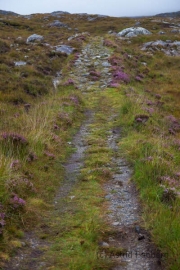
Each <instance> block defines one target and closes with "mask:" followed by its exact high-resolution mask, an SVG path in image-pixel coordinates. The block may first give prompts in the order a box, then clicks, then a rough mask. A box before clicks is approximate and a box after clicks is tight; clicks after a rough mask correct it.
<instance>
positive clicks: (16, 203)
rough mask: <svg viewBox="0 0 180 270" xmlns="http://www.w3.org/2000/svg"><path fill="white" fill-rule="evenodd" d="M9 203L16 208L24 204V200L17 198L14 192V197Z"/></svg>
mask: <svg viewBox="0 0 180 270" xmlns="http://www.w3.org/2000/svg"><path fill="white" fill-rule="evenodd" d="M10 203H11V204H12V205H13V207H14V208H18V207H20V206H24V205H25V204H26V202H25V200H23V199H22V198H19V197H18V196H17V195H16V194H14V197H13V198H12V199H11V200H10Z"/></svg>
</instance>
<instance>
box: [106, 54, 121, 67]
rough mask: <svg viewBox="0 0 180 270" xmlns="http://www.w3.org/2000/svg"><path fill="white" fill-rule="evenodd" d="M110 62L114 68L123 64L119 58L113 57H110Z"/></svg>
mask: <svg viewBox="0 0 180 270" xmlns="http://www.w3.org/2000/svg"><path fill="white" fill-rule="evenodd" d="M108 61H109V62H110V64H111V65H112V66H119V65H121V63H122V59H121V58H120V57H118V56H111V57H109V59H108Z"/></svg>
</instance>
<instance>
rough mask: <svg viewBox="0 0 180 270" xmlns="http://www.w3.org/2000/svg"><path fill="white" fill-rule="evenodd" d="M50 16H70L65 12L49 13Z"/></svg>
mask: <svg viewBox="0 0 180 270" xmlns="http://www.w3.org/2000/svg"><path fill="white" fill-rule="evenodd" d="M50 14H51V15H52V16H58V15H65V14H70V13H69V12H67V11H53V12H51V13H50Z"/></svg>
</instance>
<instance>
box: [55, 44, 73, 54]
mask: <svg viewBox="0 0 180 270" xmlns="http://www.w3.org/2000/svg"><path fill="white" fill-rule="evenodd" d="M55 48H56V52H61V53H65V54H67V55H69V54H71V53H72V52H73V51H74V48H73V47H71V46H68V45H58V46H56V47H55Z"/></svg>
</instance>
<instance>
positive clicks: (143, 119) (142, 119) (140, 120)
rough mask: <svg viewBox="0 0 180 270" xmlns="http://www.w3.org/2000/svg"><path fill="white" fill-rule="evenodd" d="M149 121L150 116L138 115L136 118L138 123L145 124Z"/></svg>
mask: <svg viewBox="0 0 180 270" xmlns="http://www.w3.org/2000/svg"><path fill="white" fill-rule="evenodd" d="M148 119H149V116H148V115H143V114H142V115H136V116H135V122H137V123H145V122H147V121H148Z"/></svg>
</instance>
